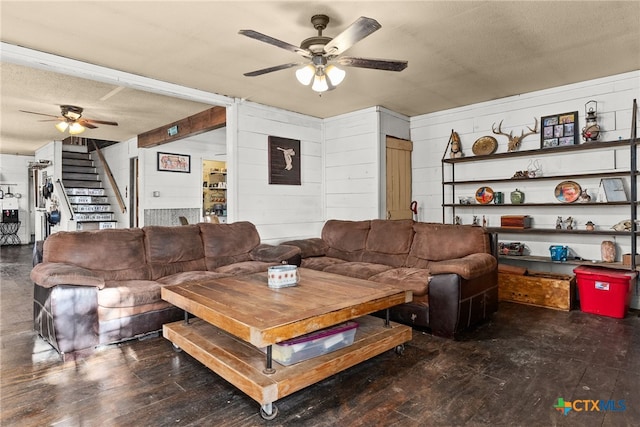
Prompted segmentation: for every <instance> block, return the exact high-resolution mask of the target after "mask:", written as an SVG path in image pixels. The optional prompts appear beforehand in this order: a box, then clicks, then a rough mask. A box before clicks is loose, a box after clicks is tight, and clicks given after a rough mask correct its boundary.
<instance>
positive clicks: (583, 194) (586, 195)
mask: <svg viewBox="0 0 640 427" xmlns="http://www.w3.org/2000/svg"><path fill="white" fill-rule="evenodd" d="M590 201H591V196H590V195H589V193H587V190H582V191H581V192H580V197H578V202H580V203H589V202H590Z"/></svg>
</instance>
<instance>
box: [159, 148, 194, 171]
mask: <svg viewBox="0 0 640 427" xmlns="http://www.w3.org/2000/svg"><path fill="white" fill-rule="evenodd" d="M158 170H159V171H162V172H183V173H191V156H190V155H188V154H174V153H161V152H158Z"/></svg>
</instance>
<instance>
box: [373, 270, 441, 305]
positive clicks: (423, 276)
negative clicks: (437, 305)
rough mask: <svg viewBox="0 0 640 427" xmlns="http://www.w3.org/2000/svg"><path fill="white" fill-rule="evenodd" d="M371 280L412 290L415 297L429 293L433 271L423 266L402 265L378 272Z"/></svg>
mask: <svg viewBox="0 0 640 427" xmlns="http://www.w3.org/2000/svg"><path fill="white" fill-rule="evenodd" d="M369 280H372V281H374V282H380V283H384V284H386V285H390V286H393V287H395V288H398V289H404V290H406V291H411V292H412V293H413V296H414V298H415V297H418V296H423V295H427V292H428V290H429V281H431V273H430V272H429V270H425V269H423V268H407V267H400V268H394V269H391V270H387V271H383V272H382V273H378V274H376V275H375V276H373V277H370V278H369Z"/></svg>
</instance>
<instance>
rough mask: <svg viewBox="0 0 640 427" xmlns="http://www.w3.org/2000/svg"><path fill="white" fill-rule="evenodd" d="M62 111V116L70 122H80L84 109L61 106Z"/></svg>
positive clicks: (73, 106)
mask: <svg viewBox="0 0 640 427" xmlns="http://www.w3.org/2000/svg"><path fill="white" fill-rule="evenodd" d="M60 111H61V112H62V116H63V117H65V118H67V119H69V120H73V121H75V120H78V119H79V118H80V117H82V107H76V106H75V105H61V106H60Z"/></svg>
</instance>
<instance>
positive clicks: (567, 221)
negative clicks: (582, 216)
mask: <svg viewBox="0 0 640 427" xmlns="http://www.w3.org/2000/svg"><path fill="white" fill-rule="evenodd" d="M564 223H565V224H566V229H567V230H573V218H572V217H569V218H567V219H565V220H564Z"/></svg>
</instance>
